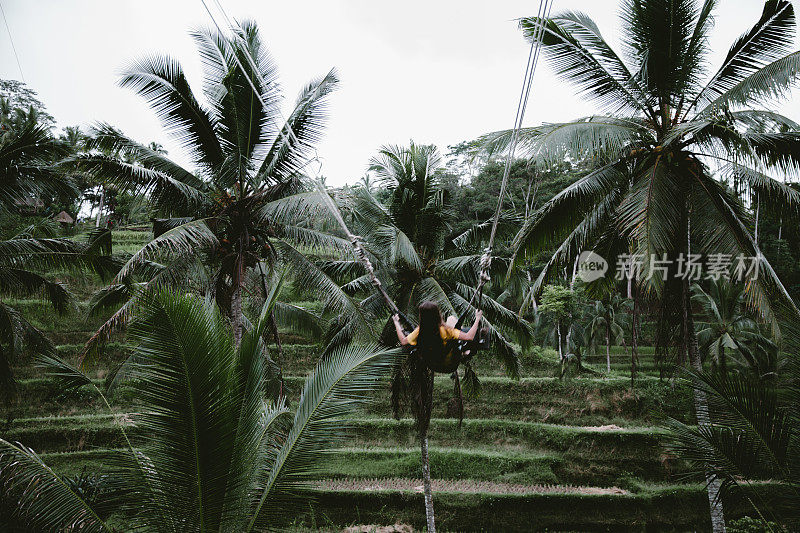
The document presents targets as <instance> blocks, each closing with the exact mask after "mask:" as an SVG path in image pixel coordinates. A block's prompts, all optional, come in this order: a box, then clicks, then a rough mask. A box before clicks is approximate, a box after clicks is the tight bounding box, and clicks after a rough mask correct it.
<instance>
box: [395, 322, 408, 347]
mask: <svg viewBox="0 0 800 533" xmlns="http://www.w3.org/2000/svg"><path fill="white" fill-rule="evenodd" d="M392 320H393V321H394V329H395V331H396V332H397V340H399V341H400V344H402V345H403V346H406V345H407V344H408V338H407V337H406V334H405V333H403V326H401V325H400V315H392Z"/></svg>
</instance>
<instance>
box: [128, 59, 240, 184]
mask: <svg viewBox="0 0 800 533" xmlns="http://www.w3.org/2000/svg"><path fill="white" fill-rule="evenodd" d="M119 83H120V86H122V87H126V88H131V89H133V90H135V91H136V92H137V93H138V94H139V95H141V96H142V97H143V98H144V99H145V100H147V102H148V103H149V104H150V105H151V106H152V107H153V109H154V110H155V111H156V113H157V114H158V115H159V117H160V118H161V120H162V123H163V124H164V127H165V128H166V129H167V131H169V132H170V133H172V134H174V135H175V137H176V138H177V140H178V141H179V142H180V143H181V144H182V145H183V146H184V147H186V148H188V149H189V150H190V151H191V152H192V153H193V155H194V156H195V158H196V160H197V161H198V162H199V163H202V164H203V165H204V166H206V167H208V168H217V167H219V166H220V165H221V164H222V162H223V160H224V155H223V150H222V147H221V146H220V143H219V140H218V139H217V136H216V133H215V125H214V123H213V122H212V119H211V116H210V115H209V113H208V111H207V110H205V109H204V108H203V107H202V106H201V105H200V103H199V102H198V101H197V99H196V98H195V96H194V93H193V92H192V89H191V88H190V87H189V82H188V80H187V79H186V75H185V74H184V72H183V69H182V68H181V66H180V64H179V63H178V62H177V61H175V60H174V59H172V58H170V57H168V56H152V57H145V58H143V59H141V60H139V61H136V62H134V63H132V64H131V65H130V66H129V67H128V68H127V69H126V71H125V73H124V74H123V75H122V77H121V78H120V82H119Z"/></svg>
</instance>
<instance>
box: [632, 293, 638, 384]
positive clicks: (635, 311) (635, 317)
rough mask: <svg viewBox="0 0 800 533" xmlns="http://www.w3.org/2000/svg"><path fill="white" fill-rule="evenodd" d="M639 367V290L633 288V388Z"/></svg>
mask: <svg viewBox="0 0 800 533" xmlns="http://www.w3.org/2000/svg"><path fill="white" fill-rule="evenodd" d="M638 366H639V290H638V289H637V288H636V287H633V321H632V323H631V387H633V380H634V379H635V378H636V370H637V367H638Z"/></svg>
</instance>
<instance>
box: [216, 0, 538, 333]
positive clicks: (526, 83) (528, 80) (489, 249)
mask: <svg viewBox="0 0 800 533" xmlns="http://www.w3.org/2000/svg"><path fill="white" fill-rule="evenodd" d="M214 1H215V3H216V5H217V6H218V7H219V8H220V11H221V12H222V14H223V16H224V17H225V19H226V21H227V22H228V24H230V19H229V18H228V16H227V14H226V13H225V10H224V9H223V8H222V6H221V5H220V3H219V1H218V0H214ZM553 1H554V0H540V1H539V10H538V12H537V20H538V21H539V24H538V26H537V27H536V29H535V31H534V36H533V38H532V39H531V48H530V51H529V53H528V61H527V64H526V66H525V75H524V76H523V83H522V89H521V91H520V97H519V102H518V103H517V114H516V117H515V119H514V127H513V129H512V134H511V142H510V144H509V148H508V153H507V155H506V161H505V166H504V168H503V179H502V181H501V183H500V194H499V198H498V201H497V206H496V208H495V213H494V217H493V220H492V229H491V232H490V234H489V242H488V245H487V246H486V248H485V249H484V252H483V255H482V256H481V259H480V264H479V266H480V270H479V275H478V286H477V288H476V290H475V291H474V292H473V294H472V297H471V298H470V300H469V303H468V305H467V309H469V308H470V307H472V304H473V303H474V302H475V298H476V297H477V299H478V303H477V306H476V307H477V308H478V309H480V308H481V306H482V303H483V288H484V285H486V283H488V282H489V281H491V276H490V275H489V271H490V269H491V266H492V253H493V248H494V241H495V238H496V235H497V227H498V224H499V222H500V213H501V211H502V207H503V198H504V197H505V193H506V189H507V187H508V178H509V174H510V170H511V163H512V162H513V159H514V153H515V151H516V147H517V143H518V141H519V131H520V129H521V128H522V122H523V119H524V117H525V111H526V109H527V107H528V101H529V99H530V92H531V87H532V86H533V77H534V73H535V72H536V66H537V65H538V63H539V55H540V50H541V47H540V42H541V38H542V36H543V35H544V32H545V22H546V20H547V19H548V18H549V16H550V10H551V8H552V7H553ZM201 2H202V4H203V7H204V8H205V10H206V12H207V13H208V15H209V17H210V18H211V21H212V22H213V23H214V26H216V28H217V30H218V31H219V32H220V33H222V29H221V28H220V26H219V24H218V23H217V21H216V19H215V17H214V15H213V14H212V13H211V10H210V9H209V7H208V5H207V4H206V1H205V0H201ZM233 35H234V38H235V39H237V40H240V41H243V38H242V36H241V35H239V33H238V32H237V31H233ZM243 45H244V46H243V47H242V51H243V52H244V56H245V58H246V59H247V62H248V64H249V66H250V67H251V69H252V71H253V72H254V73H255V74H256V76H258V78H259V82H260V83H261V85H262V86H266V85H265V83H264V80H263V78H262V77H261V73H260V72H259V70H258V68H257V67H256V64H255V61H254V60H253V58H252V57H251V55H250V51H249V49H248V47H247V46H246V45H247V43H243ZM233 57H234V60H235V61H236V63H237V66H238V67H239V68H240V69H241V71H242V74H243V75H244V77H245V79H246V80H247V82H248V84H249V85H250V87H251V88H252V90H253V93H254V94H255V95H256V98H258V100H259V101H260V102H261V105H262V106H264V107H267V106H266V103H265V102H264V99H263V97H262V95H261V92H260V91H259V90H258V89H257V88H256V85H255V83H253V80H252V79H251V78H250V75H249V74H248V72H247V70H246V69H245V68H244V65H243V64H242V63H241V61H240V60H239V58H238V54H233ZM278 112H279V113H280V115H281V117H282V118H283V120H284V123H285V128H286V133H287V135H288V136H289V139H290V140H291V141H293V142H294V143H295V144H297V145H301V142H300V140H299V139H298V138H297V135H296V134H295V132H294V129H293V128H292V126H291V124H290V123H289V122H288V121H287V120H286V118H285V117H283V113H282V112H281V111H280V109H278ZM314 153H315V156H314V158H312V159H311V160H310V161H309V163H311V162H313V161H319V156H318V155H317V153H316V149H315V150H314ZM320 165H321V162H320ZM314 181H315V183H316V187H317V189H318V191H319V193H320V195H321V196H322V199H323V201H324V202H325V204H326V206H327V207H328V210H329V211H330V212H331V214H332V215H333V217H334V218H335V219H336V221H337V222H338V223H339V226H341V228H342V230H343V231H344V233H345V235H347V238H348V240H349V241H350V243H351V245H352V246H353V250H354V252H355V255H356V258H357V259H358V261H359V262H361V264H362V265H363V266H364V268H365V269H366V271H367V276H368V277H369V279H370V281H371V283H372V285H373V287H375V289H376V290H377V291H378V292H379V293H380V295H381V296H382V297H383V299H384V301H385V302H386V305H387V306H388V307H389V309H390V310H391V311H392V312H393V313H394V314H398V315H400V316H401V318H402V319H403V320H404V321H405V322H407V323H408V324H409V325H410V324H411V322H410V321H409V320H408V317H406V316H405V315H404V314H403V312H402V311H401V310H400V308H399V307H398V306H397V304H396V303H395V302H394V301H393V300H392V298H391V297H390V296H389V294H388V293H387V292H386V289H385V288H384V286H383V284H382V283H381V281H380V279H378V276H377V275H376V274H375V268H374V267H373V265H372V262H371V261H370V259H369V256H368V255H367V252H366V250H365V249H364V246H363V244H362V239H361V237H359V236H358V235H354V234H353V233H352V232H351V231H350V229H349V228H348V227H347V224H346V222H345V220H344V217H343V216H342V214H341V212H340V210H339V208H338V207H337V205H336V203H335V202H334V201H333V199H332V198H331V196H330V194H329V193H328V191H327V189H326V188H325V185H324V184H323V183H322V180H321V179H320V178H319V173H317V176H316V179H315V180H314ZM464 316H466V315H463V316H462V318H461V319H459V322H462V320H463V317H464Z"/></svg>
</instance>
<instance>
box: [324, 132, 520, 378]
mask: <svg viewBox="0 0 800 533" xmlns="http://www.w3.org/2000/svg"><path fill="white" fill-rule="evenodd" d="M441 163H442V160H441V156H440V154H439V152H438V151H437V149H436V147H434V146H426V145H418V144H415V143H414V142H411V144H410V145H409V146H408V147H399V146H387V147H384V148H383V149H381V151H380V153H379V155H378V156H376V157H374V158H373V159H372V160H371V162H370V170H371V171H372V172H373V173H374V174H375V176H376V179H377V181H378V182H379V183H380V184H381V185H382V186H383V187H384V188H385V190H386V192H387V194H388V199H387V201H386V203H385V204H383V203H381V202H380V201H379V200H378V199H377V198H376V197H375V196H374V195H373V194H371V193H370V192H369V191H367V190H366V189H365V188H363V187H359V188H357V189H354V190H353V191H352V192H351V195H350V197H349V198H348V199H347V200H346V201H345V202H344V203H345V205H344V207H345V210H346V211H348V212H349V216H350V217H351V219H352V222H351V224H352V229H353V231H354V232H355V233H356V234H358V235H361V236H362V237H363V239H364V241H365V243H366V246H367V249H368V251H369V252H371V253H372V254H373V255H374V256H375V258H376V259H377V261H376V265H377V268H378V277H379V278H381V279H382V280H383V282H384V285H385V286H386V287H387V291H388V293H389V295H390V296H391V297H392V299H394V301H395V302H396V303H397V305H398V306H399V308H400V310H401V311H403V312H404V313H406V314H407V315H409V316H415V315H416V311H417V307H418V306H419V304H420V303H422V302H424V301H427V300H431V301H435V302H437V303H438V304H439V307H440V308H441V309H442V312H444V313H448V314H451V315H460V314H462V313H465V312H466V313H467V314H470V315H471V314H474V312H475V310H476V309H477V307H476V305H477V303H478V302H477V296H478V295H476V292H475V289H474V287H475V286H476V285H477V283H478V267H479V263H480V258H481V254H482V252H483V249H482V244H483V242H484V241H485V239H486V238H487V237H488V230H489V225H488V224H479V225H476V226H474V227H472V228H470V229H469V230H467V231H466V232H464V233H462V234H454V233H452V230H451V227H452V226H451V224H452V222H453V221H454V217H455V212H454V210H453V206H452V201H453V200H452V198H450V197H449V196H448V193H447V189H446V188H444V187H443V185H442V183H441V182H440V180H439V178H440V174H439V172H438V171H439V170H441ZM500 253H502V251H501V252H499V253H498V252H496V254H498V255H499V254H500ZM507 264H508V263H507V260H504V258H503V257H502V256H500V257H496V258H495V262H494V263H493V265H494V266H493V272H492V274H496V275H501V274H502V273H503V272H504V271H505V269H506V268H507ZM326 270H328V271H329V272H331V273H344V274H345V275H347V274H350V275H351V278H350V282H349V283H348V284H346V285H345V288H346V290H348V291H349V292H351V293H354V292H355V291H360V290H364V289H369V279H368V277H367V276H366V275H365V274H364V275H361V274H362V273H363V269H362V267H361V265H360V263H358V262H356V261H339V262H335V263H333V264H329V265H328V266H327V267H326ZM352 276H357V277H352ZM513 282H514V283H516V282H518V280H513ZM514 283H507V284H505V285H504V286H503V287H502V289H503V290H498V291H497V292H493V291H492V289H493V288H492V287H491V286H490V287H487V290H486V293H485V294H483V295H482V304H483V307H484V311H485V314H484V317H485V320H484V324H485V326H486V327H488V328H489V334H490V336H491V341H492V343H493V346H494V348H495V349H496V351H497V353H498V354H499V355H500V356H501V357H502V360H503V363H504V364H505V366H506V370H507V372H508V373H509V374H511V375H516V374H517V373H518V363H519V361H518V359H517V357H516V353H515V351H514V347H513V345H512V343H511V341H510V340H509V339H508V337H509V336H514V337H516V338H518V339H520V340H522V341H523V342H524V341H525V340H527V334H528V333H529V328H528V326H527V324H526V323H525V322H524V321H522V320H520V319H519V317H518V316H517V315H516V313H514V312H512V311H511V310H510V309H508V308H507V307H505V306H504V305H503V304H501V303H500V301H501V300H503V299H505V298H506V296H507V295H508V294H509V293H511V291H512V290H513V289H514ZM493 294H494V295H496V297H492V295H493ZM362 306H363V307H364V308H366V309H370V310H372V311H373V313H374V314H375V315H376V316H381V317H384V316H385V311H386V309H385V307H384V305H383V300H381V298H380V296H379V295H374V294H373V295H370V296H368V297H367V298H366V299H365V300H364V301H363V302H362ZM393 331H394V328H393V326H392V324H391V322H390V321H387V322H386V327H385V329H384V332H388V333H389V336H388V338H389V339H391V338H392V335H393Z"/></svg>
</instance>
